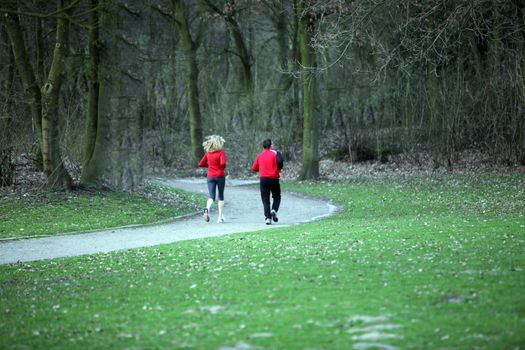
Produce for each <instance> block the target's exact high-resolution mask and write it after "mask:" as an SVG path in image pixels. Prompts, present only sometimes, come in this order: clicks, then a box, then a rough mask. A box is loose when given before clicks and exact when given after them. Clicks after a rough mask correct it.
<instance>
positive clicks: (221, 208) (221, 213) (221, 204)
mask: <svg viewBox="0 0 525 350" xmlns="http://www.w3.org/2000/svg"><path fill="white" fill-rule="evenodd" d="M218 206H219V219H223V220H224V215H223V213H224V201H219V205H218Z"/></svg>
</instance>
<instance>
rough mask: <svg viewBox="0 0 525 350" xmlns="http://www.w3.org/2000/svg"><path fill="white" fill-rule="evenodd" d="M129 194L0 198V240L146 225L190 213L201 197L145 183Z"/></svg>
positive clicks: (81, 192) (79, 194)
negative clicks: (141, 191)
mask: <svg viewBox="0 0 525 350" xmlns="http://www.w3.org/2000/svg"><path fill="white" fill-rule="evenodd" d="M146 191H147V193H149V194H152V193H153V194H155V198H154V199H155V201H151V198H146V196H138V195H136V194H131V193H122V192H111V191H99V192H87V191H78V192H63V191H60V192H49V193H46V192H39V193H37V194H34V193H25V194H22V195H20V196H18V198H16V200H14V198H13V196H11V197H5V198H0V238H10V237H27V236H35V235H54V234H58V233H65V232H82V231H89V230H97V229H104V228H111V227H118V226H125V225H137V224H148V223H153V222H158V221H161V220H165V219H169V218H173V217H176V216H180V215H184V214H188V213H190V212H195V211H196V210H197V206H196V205H195V203H196V202H197V201H199V200H200V201H202V197H200V196H197V195H194V194H191V193H185V192H182V191H178V190H174V189H172V188H168V187H164V186H158V185H153V184H149V185H148V186H147V187H146V188H145V189H144V192H146Z"/></svg>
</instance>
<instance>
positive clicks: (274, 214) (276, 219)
mask: <svg viewBox="0 0 525 350" xmlns="http://www.w3.org/2000/svg"><path fill="white" fill-rule="evenodd" d="M271 215H272V220H273V222H277V221H279V218H278V217H277V212H276V211H275V210H272V213H271Z"/></svg>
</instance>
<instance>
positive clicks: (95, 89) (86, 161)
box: [80, 0, 103, 186]
mask: <svg viewBox="0 0 525 350" xmlns="http://www.w3.org/2000/svg"><path fill="white" fill-rule="evenodd" d="M98 5H99V1H98V0H90V3H89V7H90V11H89V14H88V60H89V64H88V66H89V70H88V97H87V111H86V124H85V130H84V149H83V154H82V175H81V179H80V182H81V183H82V184H83V185H86V186H94V185H97V183H98V182H99V180H100V178H101V177H102V176H103V169H101V168H100V167H98V166H97V164H98V162H97V159H96V158H94V155H95V148H96V145H97V144H102V142H101V141H100V140H98V139H100V138H101V137H102V133H100V132H99V128H98V126H99V123H98V119H99V113H98V98H99V90H100V83H99V75H98V69H99V63H100V47H99V44H98V40H99V24H98V21H99V11H98ZM97 140H98V141H97ZM99 154H100V153H99Z"/></svg>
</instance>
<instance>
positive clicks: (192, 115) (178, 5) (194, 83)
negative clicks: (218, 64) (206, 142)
mask: <svg viewBox="0 0 525 350" xmlns="http://www.w3.org/2000/svg"><path fill="white" fill-rule="evenodd" d="M173 7H174V11H175V24H176V26H177V28H178V31H179V35H180V38H181V41H182V49H183V51H184V70H185V82H186V86H185V89H186V95H187V97H188V114H189V124H190V138H191V153H192V164H193V166H197V165H198V162H199V160H200V159H201V157H202V156H203V155H204V149H203V147H202V141H203V135H202V116H201V110H200V101H199V85H198V81H199V67H198V65H197V48H198V43H195V42H194V41H193V39H192V38H191V34H190V26H189V23H188V20H187V14H186V6H185V4H184V1H183V0H173Z"/></svg>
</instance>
